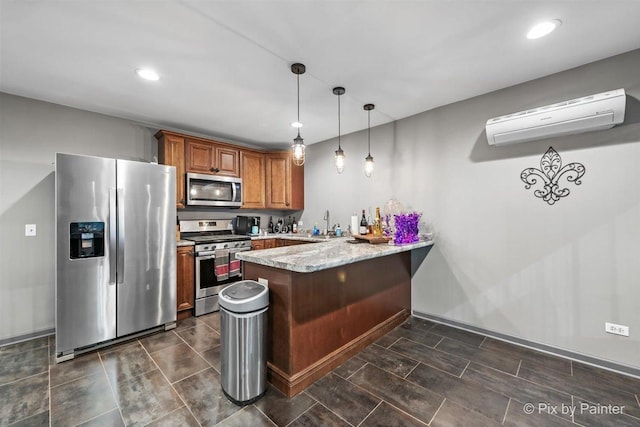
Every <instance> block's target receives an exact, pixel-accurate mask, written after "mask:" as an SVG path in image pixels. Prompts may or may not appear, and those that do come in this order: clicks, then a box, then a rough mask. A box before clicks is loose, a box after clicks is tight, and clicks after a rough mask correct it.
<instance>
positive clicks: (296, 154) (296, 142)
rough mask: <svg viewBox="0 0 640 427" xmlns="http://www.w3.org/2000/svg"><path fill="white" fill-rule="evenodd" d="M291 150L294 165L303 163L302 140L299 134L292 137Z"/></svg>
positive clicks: (303, 147)
mask: <svg viewBox="0 0 640 427" xmlns="http://www.w3.org/2000/svg"><path fill="white" fill-rule="evenodd" d="M291 150H292V151H293V164H294V165H296V166H302V165H304V151H305V146H304V140H303V139H302V138H301V137H300V134H298V136H296V137H295V138H294V139H293V145H292V146H291Z"/></svg>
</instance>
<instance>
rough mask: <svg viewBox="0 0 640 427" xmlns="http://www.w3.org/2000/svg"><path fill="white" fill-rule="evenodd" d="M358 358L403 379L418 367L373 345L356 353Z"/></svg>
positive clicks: (398, 355) (415, 362)
mask: <svg viewBox="0 0 640 427" xmlns="http://www.w3.org/2000/svg"><path fill="white" fill-rule="evenodd" d="M358 358H360V359H362V360H364V361H365V362H369V363H373V364H374V365H376V366H377V367H378V368H380V369H384V370H385V371H387V372H390V373H392V374H394V375H398V376H400V377H403V378H404V377H406V376H407V375H408V374H409V372H411V371H412V370H413V368H415V367H416V366H418V362H417V361H415V360H413V359H409V358H407V357H404V356H403V355H401V354H400V353H396V352H394V351H390V350H387V349H386V348H384V347H380V346H379V345H375V344H373V345H370V346H368V347H366V348H365V349H363V350H362V351H361V352H360V353H358Z"/></svg>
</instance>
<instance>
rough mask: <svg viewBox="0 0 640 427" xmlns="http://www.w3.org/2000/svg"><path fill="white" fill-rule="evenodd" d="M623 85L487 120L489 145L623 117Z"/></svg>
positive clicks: (589, 126)
mask: <svg viewBox="0 0 640 427" xmlns="http://www.w3.org/2000/svg"><path fill="white" fill-rule="evenodd" d="M625 106H626V97H625V92H624V89H618V90H613V91H609V92H603V93H598V94H596V95H590V96H585V97H581V98H576V99H571V100H568V101H563V102H558V103H556V104H552V105H546V106H543V107H538V108H533V109H530V110H525V111H519V112H516V113H511V114H507V115H504V116H500V117H494V118H491V119H489V120H487V124H486V130H487V141H488V142H489V145H506V144H515V143H518V142H525V141H532V140H536V139H545V138H551V137H554V136H560V135H570V134H577V133H582V132H589V131H594V130H601V129H608V128H611V127H613V126H615V125H617V124H620V123H622V122H623V121H624V112H625Z"/></svg>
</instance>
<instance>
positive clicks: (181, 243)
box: [176, 240, 196, 246]
mask: <svg viewBox="0 0 640 427" xmlns="http://www.w3.org/2000/svg"><path fill="white" fill-rule="evenodd" d="M195 245H196V242H192V241H191V240H177V241H176V246H195Z"/></svg>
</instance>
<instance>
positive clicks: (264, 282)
mask: <svg viewBox="0 0 640 427" xmlns="http://www.w3.org/2000/svg"><path fill="white" fill-rule="evenodd" d="M258 283H260V284H262V285H265V286H266V287H267V288H268V287H269V281H268V280H267V279H263V278H262V277H258Z"/></svg>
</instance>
